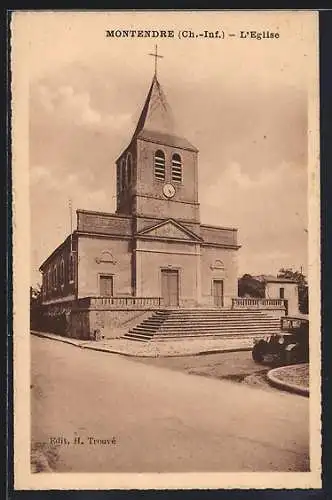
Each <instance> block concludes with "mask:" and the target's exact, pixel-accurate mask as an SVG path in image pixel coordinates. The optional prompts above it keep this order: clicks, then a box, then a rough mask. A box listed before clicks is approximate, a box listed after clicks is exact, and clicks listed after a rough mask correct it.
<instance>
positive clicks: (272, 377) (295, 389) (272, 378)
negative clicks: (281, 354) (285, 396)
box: [266, 365, 309, 397]
mask: <svg viewBox="0 0 332 500" xmlns="http://www.w3.org/2000/svg"><path fill="white" fill-rule="evenodd" d="M289 366H296V365H289ZM283 368H284V367H279V368H274V369H273V370H270V371H268V372H267V374H266V376H267V380H268V382H269V383H270V384H271V385H272V386H273V387H276V388H277V389H282V390H284V391H288V392H292V393H294V394H299V395H300V396H305V397H309V389H308V388H306V387H303V386H301V385H297V384H291V383H289V382H284V381H282V380H280V379H279V378H278V377H277V376H276V374H277V373H278V372H279V371H280V370H281V369H283Z"/></svg>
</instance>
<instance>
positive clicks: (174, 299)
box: [161, 269, 179, 306]
mask: <svg viewBox="0 0 332 500" xmlns="http://www.w3.org/2000/svg"><path fill="white" fill-rule="evenodd" d="M161 296H162V298H163V300H164V305H165V306H178V305H179V272H178V271H176V270H173V269H172V270H171V269H162V270H161Z"/></svg>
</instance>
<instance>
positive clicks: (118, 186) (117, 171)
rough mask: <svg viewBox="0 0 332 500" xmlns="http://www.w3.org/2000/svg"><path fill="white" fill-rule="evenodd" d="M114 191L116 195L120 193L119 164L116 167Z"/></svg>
mask: <svg viewBox="0 0 332 500" xmlns="http://www.w3.org/2000/svg"><path fill="white" fill-rule="evenodd" d="M116 190H117V192H118V193H120V191H121V165H120V163H118V164H117V166H116Z"/></svg>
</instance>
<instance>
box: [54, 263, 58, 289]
mask: <svg viewBox="0 0 332 500" xmlns="http://www.w3.org/2000/svg"><path fill="white" fill-rule="evenodd" d="M57 274H58V273H57V267H56V265H55V266H54V267H53V288H54V289H56V288H57V286H58V275H57Z"/></svg>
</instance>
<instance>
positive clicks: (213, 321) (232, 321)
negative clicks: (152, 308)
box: [142, 318, 280, 326]
mask: <svg viewBox="0 0 332 500" xmlns="http://www.w3.org/2000/svg"><path fill="white" fill-rule="evenodd" d="M190 323H193V324H195V325H197V324H202V325H203V324H210V325H213V324H220V325H230V324H238V325H241V324H244V323H246V324H249V323H250V324H251V323H255V324H261V323H270V324H271V323H273V324H275V325H279V324H280V322H279V321H278V320H277V321H275V320H274V319H273V318H260V319H257V318H248V319H246V320H245V319H243V318H236V319H235V318H234V319H219V318H217V319H211V318H206V319H195V318H190V319H188V320H175V319H167V320H165V321H164V322H162V323H158V324H159V325H172V324H177V325H181V324H185V325H187V324H190ZM142 324H147V325H151V326H153V325H157V323H154V322H150V321H145V322H143V323H142Z"/></svg>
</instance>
